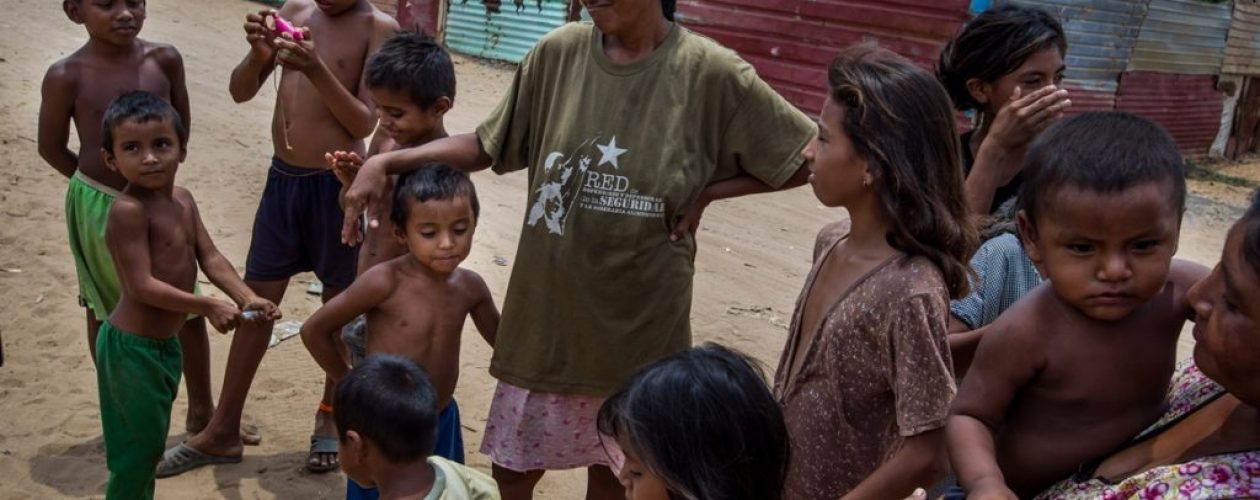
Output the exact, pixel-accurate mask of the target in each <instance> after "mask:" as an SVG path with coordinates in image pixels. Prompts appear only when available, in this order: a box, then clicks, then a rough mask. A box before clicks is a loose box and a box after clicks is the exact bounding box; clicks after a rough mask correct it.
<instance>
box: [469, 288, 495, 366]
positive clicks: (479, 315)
mask: <svg viewBox="0 0 1260 500" xmlns="http://www.w3.org/2000/svg"><path fill="white" fill-rule="evenodd" d="M473 278H474V279H475V283H473V287H474V290H475V291H474V293H475V294H476V296H477V299H478V300H477V305H475V306H473V308H472V311H471V312H470V314H471V315H472V319H473V324H475V325H477V331H478V332H479V333H481V338H483V339H486V343H487V344H490V347H491V348H493V347H494V341H495V339H496V338H498V333H499V308H498V307H495V305H494V296H493V295H491V294H490V287H488V286H486V281H485V280H483V279H481V276H477V275H476V274H473Z"/></svg>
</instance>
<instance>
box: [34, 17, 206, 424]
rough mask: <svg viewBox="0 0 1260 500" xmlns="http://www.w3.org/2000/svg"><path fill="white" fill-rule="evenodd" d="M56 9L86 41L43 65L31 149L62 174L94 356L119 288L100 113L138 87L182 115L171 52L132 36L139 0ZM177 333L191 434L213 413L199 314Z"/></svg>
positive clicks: (110, 176) (180, 81)
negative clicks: (108, 238) (109, 233)
mask: <svg viewBox="0 0 1260 500" xmlns="http://www.w3.org/2000/svg"><path fill="white" fill-rule="evenodd" d="M61 7H62V9H63V10H64V11H65V13H66V17H68V18H70V20H71V21H73V22H75V23H76V24H82V25H83V27H84V28H86V29H87V32H88V41H87V43H85V44H83V46H82V47H80V48H79V50H76V51H74V53H72V54H70V55H68V56H66V57H65V58H63V59H61V60H59V61H57V62H55V63H53V65H52V66H51V67H49V68H48V72H47V73H46V74H45V75H44V83H43V88H42V91H41V92H42V94H43V100H42V101H41V103H40V109H39V155H40V156H41V157H43V158H44V161H47V162H48V164H49V165H52V167H53V168H55V169H57V171H58V172H60V173H61V175H64V176H66V177H67V178H68V179H70V184H69V187H68V189H67V190H66V225H67V226H68V229H69V241H70V253H71V254H72V255H74V264H75V270H76V271H77V274H78V278H79V301H80V303H82V304H83V305H84V308H85V310H86V313H87V340H88V351H89V352H90V353H91V355H92V360H93V362H95V360H96V332H97V330H99V329H100V326H101V321H103V320H104V319H105V318H106V317H108V316H109V313H110V312H111V311H113V310H114V307H115V306H116V305H117V304H118V299H119V296H120V295H121V294H122V286H121V284H120V283H119V281H118V273H117V272H116V271H115V270H114V262H113V261H112V260H111V258H110V255H109V249H108V248H107V246H106V245H105V225H106V221H107V219H108V218H109V209H110V206H111V205H112V204H113V202H114V198H116V197H117V196H118V194H119V192H120V191H122V189H123V186H125V185H126V184H127V180H126V179H124V178H123V176H122V175H120V174H119V173H118V172H114V171H112V170H110V169H109V168H108V167H106V166H105V161H104V160H103V159H102V158H101V154H100V151H101V146H102V143H101V117H102V116H103V115H104V114H105V108H106V107H107V106H109V103H110V101H112V100H113V99H114V98H116V97H118V96H120V95H123V94H124V93H127V92H130V91H133V90H144V91H147V92H150V93H152V94H154V95H156V96H158V97H161V98H163V99H166V100H167V101H169V102H170V103H171V104H172V105H173V106H174V107H175V110H176V111H178V112H179V116H180V117H182V120H183V126H184V129H185V130H187V129H188V127H189V123H190V122H191V119H190V118H189V111H188V89H187V88H186V87H185V86H184V60H183V58H182V57H181V56H180V55H179V51H178V50H175V47H172V46H170V45H166V44H162V43H154V42H150V41H147V40H143V39H140V38H138V36H139V34H140V29H141V28H143V27H144V20H145V2H143V1H137V0H113V1H90V2H89V1H84V0H65V1H63V2H62V3H61ZM72 122H73V123H74V128H75V130H76V132H78V135H79V151H78V152H75V151H71V150H70V149H69V148H68V147H67V146H68V142H69V140H70V124H71V123H72ZM179 341H180V344H181V345H182V346H183V349H184V376H185V377H187V385H188V416H187V421H186V426H187V430H188V431H189V432H198V431H200V430H201V429H203V428H204V427H205V426H206V423H207V422H209V420H210V415H211V414H213V413H214V400H213V398H212V397H211V395H210V344H209V342H208V340H207V339H206V323H205V321H204V320H202V319H201V318H193V319H191V320H189V321H188V322H187V323H186V324H185V325H184V327H183V329H182V330H180V334H179Z"/></svg>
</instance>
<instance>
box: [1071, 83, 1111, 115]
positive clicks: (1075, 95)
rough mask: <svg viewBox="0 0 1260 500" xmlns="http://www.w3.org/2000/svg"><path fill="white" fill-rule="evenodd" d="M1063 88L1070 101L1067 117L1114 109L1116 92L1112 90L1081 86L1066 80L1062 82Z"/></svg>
mask: <svg viewBox="0 0 1260 500" xmlns="http://www.w3.org/2000/svg"><path fill="white" fill-rule="evenodd" d="M1063 88H1065V89H1067V91H1068V98H1069V99H1071V100H1072V106H1071V107H1069V108H1068V110H1067V114H1068V115H1079V114H1081V113H1085V112H1088V111H1113V110H1115V109H1116V91H1115V89H1114V88H1112V89H1099V88H1094V87H1090V86H1085V85H1082V84H1081V82H1077V81H1072V80H1066V81H1064V82H1063Z"/></svg>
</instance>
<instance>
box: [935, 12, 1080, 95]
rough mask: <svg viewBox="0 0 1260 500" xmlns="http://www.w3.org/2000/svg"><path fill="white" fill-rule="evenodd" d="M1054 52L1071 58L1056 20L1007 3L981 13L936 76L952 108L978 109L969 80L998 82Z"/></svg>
mask: <svg viewBox="0 0 1260 500" xmlns="http://www.w3.org/2000/svg"><path fill="white" fill-rule="evenodd" d="M1051 47H1054V48H1057V49H1059V53H1061V54H1063V53H1067V36H1065V35H1064V34H1063V25H1061V24H1059V21H1058V20H1057V19H1055V18H1054V16H1052V15H1050V13H1049V12H1046V11H1044V10H1042V9H1039V8H1037V7H1028V6H1024V5H1017V4H1009V3H1008V4H1003V5H999V6H997V7H994V8H992V9H989V10H986V11H984V12H982V13H980V15H978V16H976V17H975V19H972V20H971V22H968V23H967V24H966V25H965V26H963V27H962V28H961V29H960V30H959V31H958V34H957V35H956V36H954V38H952V39H950V41H949V42H948V43H947V44H946V45H945V48H944V49H943V50H941V61H940V64H939V65H938V66H937V68H936V75H937V78H939V79H940V80H941V84H943V85H945V90H946V91H947V92H949V96H950V98H952V99H953V100H954V106H956V107H957V108H958V109H959V110H961V111H966V110H969V109H977V108H980V107H981V104H980V103H979V102H977V101H976V99H975V98H974V97H972V96H971V92H970V91H968V90H967V80H970V79H972V78H978V79H980V80H981V81H985V82H990V83H991V82H994V81H997V80H998V79H999V78H1001V77H1002V76H1004V75H1007V74H1009V73H1011V72H1012V71H1015V70H1017V69H1019V67H1020V66H1021V65H1023V64H1024V61H1027V60H1028V58H1029V57H1031V56H1032V55H1033V54H1036V53H1038V52H1041V51H1043V50H1045V49H1048V48H1051Z"/></svg>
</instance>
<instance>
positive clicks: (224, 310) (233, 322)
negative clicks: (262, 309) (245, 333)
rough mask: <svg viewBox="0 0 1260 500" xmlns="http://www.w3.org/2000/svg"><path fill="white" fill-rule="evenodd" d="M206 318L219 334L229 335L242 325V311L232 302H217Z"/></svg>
mask: <svg viewBox="0 0 1260 500" xmlns="http://www.w3.org/2000/svg"><path fill="white" fill-rule="evenodd" d="M205 316H206V319H208V320H210V326H213V327H214V329H215V330H217V331H218V332H219V333H227V332H230V331H232V330H234V329H236V327H237V325H239V324H240V316H241V311H240V309H237V308H236V306H234V305H232V303H230V302H225V301H222V300H215V301H214V304H213V305H212V306H210V310H209V311H208V312H207V313H206V315H205Z"/></svg>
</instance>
